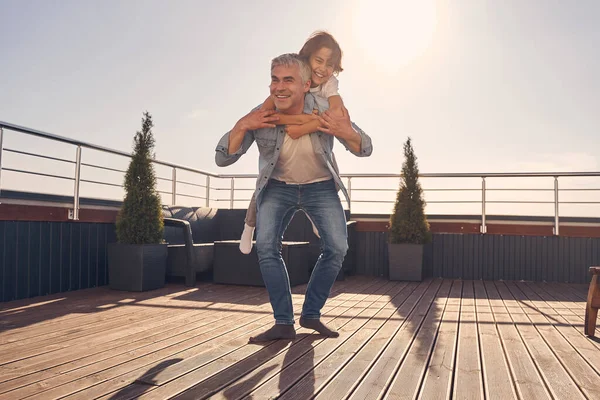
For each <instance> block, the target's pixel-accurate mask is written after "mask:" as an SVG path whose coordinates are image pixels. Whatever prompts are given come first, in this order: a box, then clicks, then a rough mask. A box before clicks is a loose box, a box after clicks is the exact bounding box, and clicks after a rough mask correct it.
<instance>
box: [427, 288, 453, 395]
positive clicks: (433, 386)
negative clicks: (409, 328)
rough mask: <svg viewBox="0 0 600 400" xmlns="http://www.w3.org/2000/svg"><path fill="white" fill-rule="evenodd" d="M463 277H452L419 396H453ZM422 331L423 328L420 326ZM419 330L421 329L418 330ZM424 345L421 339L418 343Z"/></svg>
mask: <svg viewBox="0 0 600 400" xmlns="http://www.w3.org/2000/svg"><path fill="white" fill-rule="evenodd" d="M462 286H463V282H462V281H459V280H457V281H454V282H453V284H452V289H451V291H450V295H449V298H448V300H447V302H446V307H445V309H444V312H443V315H442V319H441V321H440V325H439V330H438V332H437V338H436V339H435V346H434V348H433V353H432V355H431V359H430V360H429V363H428V365H427V371H426V372H425V378H424V380H423V385H422V387H421V389H420V392H419V397H420V398H424V399H433V398H437V399H450V398H452V378H453V371H454V368H455V359H456V351H457V344H458V340H457V339H458V329H459V318H460V312H461V299H462V290H463V288H462ZM421 331H422V329H421ZM419 334H421V332H419ZM420 346H421V347H422V346H423V343H422V342H421V343H420Z"/></svg>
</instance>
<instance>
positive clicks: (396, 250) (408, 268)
mask: <svg viewBox="0 0 600 400" xmlns="http://www.w3.org/2000/svg"><path fill="white" fill-rule="evenodd" d="M423 247H424V246H423V245H422V244H406V243H400V244H392V243H388V257H389V279H390V280H392V281H415V282H420V281H422V280H423Z"/></svg>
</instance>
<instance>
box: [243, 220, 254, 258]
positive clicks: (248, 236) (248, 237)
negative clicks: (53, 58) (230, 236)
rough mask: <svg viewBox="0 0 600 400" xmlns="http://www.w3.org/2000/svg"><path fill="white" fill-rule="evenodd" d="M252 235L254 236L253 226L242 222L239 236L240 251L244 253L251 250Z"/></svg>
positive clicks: (248, 252)
mask: <svg viewBox="0 0 600 400" xmlns="http://www.w3.org/2000/svg"><path fill="white" fill-rule="evenodd" d="M252 236H254V227H253V226H250V225H247V224H244V232H242V237H241V238H240V251H241V252H242V253H244V254H250V252H251V251H252Z"/></svg>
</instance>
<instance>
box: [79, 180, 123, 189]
mask: <svg viewBox="0 0 600 400" xmlns="http://www.w3.org/2000/svg"><path fill="white" fill-rule="evenodd" d="M81 182H85V183H93V184H95V185H105V186H115V187H120V188H122V187H123V185H119V184H118V183H110V182H101V181H91V180H88V179H81Z"/></svg>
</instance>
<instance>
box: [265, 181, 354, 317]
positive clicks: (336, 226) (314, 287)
mask: <svg viewBox="0 0 600 400" xmlns="http://www.w3.org/2000/svg"><path fill="white" fill-rule="evenodd" d="M259 202H260V204H258V214H257V221H256V251H257V254H258V260H259V263H260V270H261V273H262V276H263V280H264V282H265V285H266V287H267V291H268V292H269V299H270V301H271V306H272V307H273V314H274V317H275V323H276V324H288V325H293V324H294V309H293V305H292V293H291V289H290V280H289V277H288V273H287V269H286V267H285V263H284V261H283V258H282V257H281V246H282V244H281V242H282V240H283V234H284V232H285V230H286V228H287V226H288V224H289V223H290V221H291V220H292V217H293V216H294V214H295V213H296V212H297V211H299V210H303V211H304V212H306V214H307V215H308V216H309V217H310V219H311V220H312V221H313V222H314V224H315V226H316V227H317V229H318V231H319V235H320V236H321V246H322V252H321V255H320V257H319V259H318V260H317V263H316V265H315V268H314V270H313V272H312V275H311V277H310V281H309V282H308V287H307V289H306V297H305V300H304V305H303V307H302V317H303V318H306V319H319V318H320V317H321V309H322V308H323V306H324V305H325V301H326V300H327V298H328V297H329V292H330V290H331V287H332V286H333V283H334V282H335V279H336V277H337V275H338V273H339V271H340V269H341V268H342V262H343V261H344V257H345V256H346V251H347V250H348V240H347V231H346V215H345V214H344V209H343V208H342V203H341V201H340V198H339V196H338V193H337V190H336V187H335V183H334V181H333V180H328V181H323V182H317V183H309V184H305V185H288V184H286V183H284V182H281V181H277V180H273V179H271V180H270V181H269V184H268V185H267V186H266V187H265V191H264V192H263V193H262V196H260V199H259Z"/></svg>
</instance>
